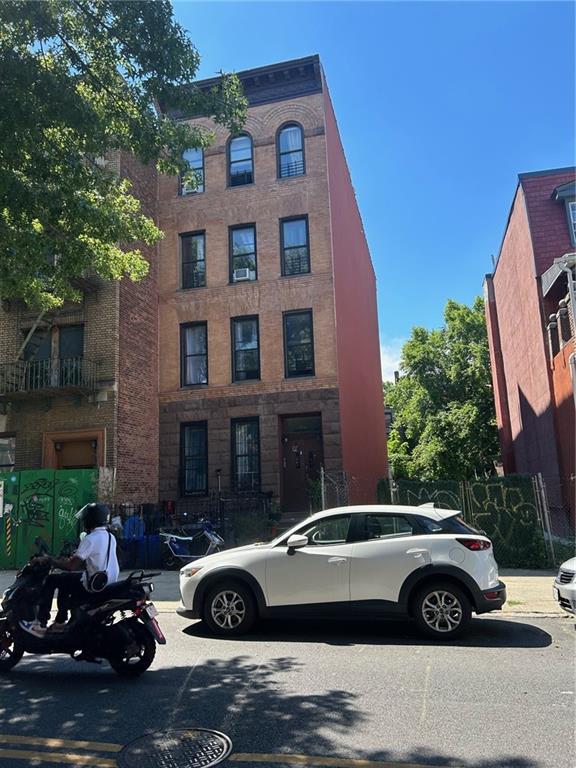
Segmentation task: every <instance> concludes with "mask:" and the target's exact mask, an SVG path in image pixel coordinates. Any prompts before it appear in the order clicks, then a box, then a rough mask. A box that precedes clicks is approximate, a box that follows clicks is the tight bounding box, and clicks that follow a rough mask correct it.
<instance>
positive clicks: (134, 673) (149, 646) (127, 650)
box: [108, 621, 156, 677]
mask: <svg viewBox="0 0 576 768" xmlns="http://www.w3.org/2000/svg"><path fill="white" fill-rule="evenodd" d="M130 632H131V634H132V640H131V641H130V642H129V643H128V644H127V645H126V646H125V647H124V648H123V649H122V651H121V653H120V654H118V655H117V656H113V657H111V658H110V659H108V661H109V662H110V666H111V667H112V669H113V670H114V671H115V672H116V673H117V674H119V675H120V676H121V677H138V676H139V675H141V674H142V673H143V672H146V670H147V669H148V667H149V666H150V664H152V662H153V661H154V656H156V641H155V640H154V638H153V637H152V635H151V634H150V632H148V630H147V629H146V627H145V626H144V625H143V624H140V622H136V621H131V622H130Z"/></svg>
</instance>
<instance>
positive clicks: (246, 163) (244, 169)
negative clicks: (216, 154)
mask: <svg viewBox="0 0 576 768" xmlns="http://www.w3.org/2000/svg"><path fill="white" fill-rule="evenodd" d="M253 181H254V161H253V158H252V139H251V138H250V136H248V134H247V133H243V134H242V135H241V136H235V137H234V138H233V139H231V141H230V143H229V144H228V183H229V185H230V186H231V187H240V186H242V185H243V184H252V182H253Z"/></svg>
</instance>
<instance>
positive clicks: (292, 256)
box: [282, 219, 310, 275]
mask: <svg viewBox="0 0 576 768" xmlns="http://www.w3.org/2000/svg"><path fill="white" fill-rule="evenodd" d="M282 243H283V254H282V256H283V264H282V272H283V274H284V275H299V274H305V273H308V272H310V257H309V254H308V230H307V227H306V219H294V220H291V221H284V222H282Z"/></svg>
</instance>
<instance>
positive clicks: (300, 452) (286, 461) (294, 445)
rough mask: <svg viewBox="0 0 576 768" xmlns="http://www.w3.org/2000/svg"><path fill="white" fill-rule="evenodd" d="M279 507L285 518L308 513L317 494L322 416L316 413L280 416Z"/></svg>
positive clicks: (321, 451)
mask: <svg viewBox="0 0 576 768" xmlns="http://www.w3.org/2000/svg"><path fill="white" fill-rule="evenodd" d="M280 420H281V425H280V426H281V430H280V434H281V447H280V452H281V454H280V472H281V505H282V512H283V513H284V514H288V515H304V514H309V513H310V510H311V499H313V498H314V497H315V496H317V495H318V493H319V491H318V482H319V479H320V467H321V465H322V462H323V460H324V451H323V444H322V417H321V415H320V414H319V413H315V414H302V415H299V416H281V417H280Z"/></svg>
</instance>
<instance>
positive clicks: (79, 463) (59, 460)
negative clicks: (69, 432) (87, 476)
mask: <svg viewBox="0 0 576 768" xmlns="http://www.w3.org/2000/svg"><path fill="white" fill-rule="evenodd" d="M57 446H59V448H58V447H57V450H56V469H92V467H95V466H96V447H97V446H96V440H64V441H62V442H61V443H58V444H57Z"/></svg>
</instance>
